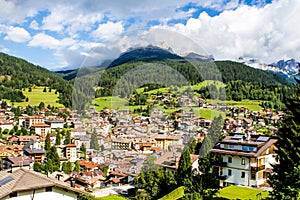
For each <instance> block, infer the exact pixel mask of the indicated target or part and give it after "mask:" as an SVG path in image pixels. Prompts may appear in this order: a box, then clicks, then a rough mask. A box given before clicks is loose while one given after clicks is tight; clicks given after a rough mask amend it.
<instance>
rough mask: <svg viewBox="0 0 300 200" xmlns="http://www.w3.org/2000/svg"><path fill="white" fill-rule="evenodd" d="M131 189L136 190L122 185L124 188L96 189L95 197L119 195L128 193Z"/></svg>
mask: <svg viewBox="0 0 300 200" xmlns="http://www.w3.org/2000/svg"><path fill="white" fill-rule="evenodd" d="M130 188H134V186H132V185H122V186H115V187H109V188H103V189H96V190H95V191H94V192H93V195H95V197H105V196H109V195H117V194H119V193H118V192H120V191H127V190H128V189H130Z"/></svg>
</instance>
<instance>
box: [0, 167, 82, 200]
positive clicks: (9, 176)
mask: <svg viewBox="0 0 300 200" xmlns="http://www.w3.org/2000/svg"><path fill="white" fill-rule="evenodd" d="M0 177H1V178H0V179H1V180H0V199H15V200H21V199H33V197H34V199H45V200H46V199H60V200H72V199H73V200H76V199H78V197H79V194H81V193H84V194H87V193H86V192H84V191H81V190H79V189H76V188H74V187H71V186H70V185H67V184H66V183H64V182H61V181H58V180H56V179H51V178H48V177H47V176H45V175H43V174H41V173H38V172H34V171H30V170H26V169H23V168H21V169H18V170H16V171H13V172H11V171H10V170H4V171H0Z"/></svg>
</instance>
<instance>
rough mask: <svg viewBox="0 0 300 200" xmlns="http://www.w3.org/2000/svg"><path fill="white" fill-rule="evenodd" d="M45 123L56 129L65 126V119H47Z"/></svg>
mask: <svg viewBox="0 0 300 200" xmlns="http://www.w3.org/2000/svg"><path fill="white" fill-rule="evenodd" d="M45 124H48V125H49V126H50V128H51V129H52V130H56V129H57V128H59V129H63V128H64V124H65V122H64V120H45Z"/></svg>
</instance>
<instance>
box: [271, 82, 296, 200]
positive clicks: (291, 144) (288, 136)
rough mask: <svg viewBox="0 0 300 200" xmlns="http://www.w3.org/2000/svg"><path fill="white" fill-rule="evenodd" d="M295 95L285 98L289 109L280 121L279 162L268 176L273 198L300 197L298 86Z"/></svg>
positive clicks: (277, 144) (277, 145)
mask: <svg viewBox="0 0 300 200" xmlns="http://www.w3.org/2000/svg"><path fill="white" fill-rule="evenodd" d="M295 90H296V95H295V96H294V97H292V98H290V99H288V100H287V103H286V106H287V108H288V109H289V110H290V111H291V113H289V114H287V115H286V116H285V118H284V120H283V121H282V124H281V128H280V129H279V131H278V133H277V135H278V142H277V143H276V144H275V145H276V147H277V154H278V158H279V164H278V165H275V166H274V169H273V173H272V175H271V176H270V185H271V186H272V187H273V189H274V190H273V191H272V192H271V196H272V197H273V198H274V199H300V118H299V117H300V88H299V86H297V87H296V88H295Z"/></svg>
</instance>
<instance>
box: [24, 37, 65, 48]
mask: <svg viewBox="0 0 300 200" xmlns="http://www.w3.org/2000/svg"><path fill="white" fill-rule="evenodd" d="M28 46H31V47H41V48H44V49H56V48H58V47H59V46H60V41H59V40H57V39H55V38H54V37H52V36H50V35H47V34H45V33H38V34H36V35H35V36H33V38H32V40H31V41H30V42H29V43H28Z"/></svg>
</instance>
